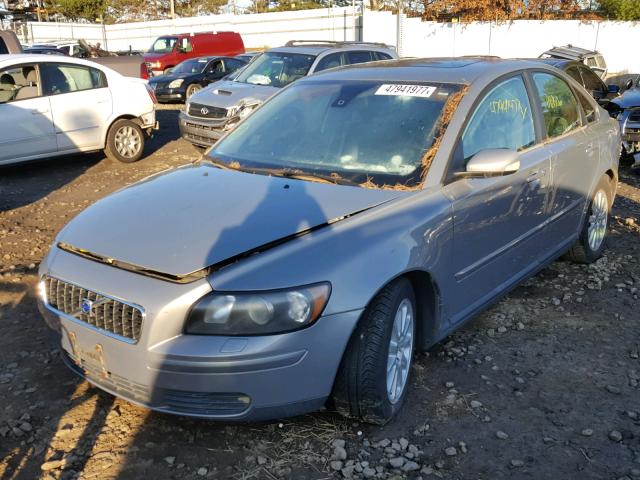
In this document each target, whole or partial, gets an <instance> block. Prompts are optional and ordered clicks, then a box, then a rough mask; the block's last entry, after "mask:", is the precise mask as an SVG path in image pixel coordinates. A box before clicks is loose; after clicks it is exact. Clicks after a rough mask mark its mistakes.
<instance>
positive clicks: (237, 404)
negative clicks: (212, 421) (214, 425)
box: [162, 390, 251, 415]
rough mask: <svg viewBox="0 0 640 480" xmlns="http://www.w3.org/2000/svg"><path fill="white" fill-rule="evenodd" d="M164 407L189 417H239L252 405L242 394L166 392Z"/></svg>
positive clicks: (163, 398) (163, 401)
mask: <svg viewBox="0 0 640 480" xmlns="http://www.w3.org/2000/svg"><path fill="white" fill-rule="evenodd" d="M162 404H163V405H162V407H165V408H169V409H170V410H171V411H173V412H178V413H184V414H187V415H238V414H240V413H242V412H244V411H245V410H247V409H248V408H249V406H250V404H251V400H250V399H249V397H248V396H246V395H243V394H241V393H208V392H186V391H182V390H165V391H164V394H163V395H162Z"/></svg>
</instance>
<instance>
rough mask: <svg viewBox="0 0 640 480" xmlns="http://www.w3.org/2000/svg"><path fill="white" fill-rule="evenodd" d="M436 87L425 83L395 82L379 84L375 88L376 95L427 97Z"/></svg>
mask: <svg viewBox="0 0 640 480" xmlns="http://www.w3.org/2000/svg"><path fill="white" fill-rule="evenodd" d="M436 88H437V87H430V86H427V85H401V84H397V83H392V84H385V85H380V87H378V90H376V93H375V94H376V95H393V96H401V97H423V98H429V97H430V96H431V95H433V92H435V91H436Z"/></svg>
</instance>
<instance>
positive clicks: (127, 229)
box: [57, 164, 407, 281]
mask: <svg viewBox="0 0 640 480" xmlns="http://www.w3.org/2000/svg"><path fill="white" fill-rule="evenodd" d="M401 195H407V192H401V191H395V190H373V189H367V188H361V187H354V186H344V185H333V184H325V183H317V182H309V181H301V180H294V179H286V178H282V177H272V176H266V175H258V174H250V173H245V172H239V171H232V170H221V169H219V168H216V167H214V166H212V165H209V164H201V165H189V166H185V167H181V168H178V169H176V170H173V171H169V172H166V173H163V174H160V175H157V176H155V177H152V178H150V179H148V180H145V181H142V182H140V183H137V184H134V185H132V186H130V187H127V188H125V189H123V190H120V191H119V192H116V193H114V194H112V195H110V196H108V197H106V198H104V199H102V200H100V201H98V202H97V203H95V204H94V205H92V206H91V207H89V208H87V209H86V210H84V211H83V212H82V213H80V214H79V215H78V216H77V217H76V218H74V219H73V220H72V221H71V222H70V223H69V224H68V225H67V226H66V227H65V228H64V229H63V230H62V231H61V232H60V234H59V235H58V238H57V242H58V246H59V247H62V248H63V249H65V250H69V251H72V252H74V253H77V254H81V255H83V256H86V257H88V258H92V259H94V260H98V261H104V262H105V263H109V264H112V265H114V266H119V265H120V266H122V267H123V268H127V269H130V270H137V271H140V273H145V272H146V273H149V272H153V273H155V274H166V275H167V276H175V277H176V279H174V280H175V281H179V280H178V277H183V276H188V274H191V273H193V272H197V271H201V270H202V269H204V268H207V267H210V266H214V265H216V264H220V263H224V262H225V261H228V260H229V259H233V258H234V257H237V256H240V255H242V254H243V253H246V252H250V251H252V250H254V249H258V248H260V247H264V246H265V245H269V244H270V243H273V242H277V241H278V240H282V239H286V238H287V237H290V236H292V235H296V234H300V233H303V232H308V231H310V230H311V229H314V228H316V227H320V226H322V225H325V224H327V223H330V222H332V221H335V220H337V219H340V218H341V217H344V216H347V215H350V214H353V213H356V212H360V211H362V210H366V209H368V208H371V207H374V206H376V205H379V204H381V203H384V202H387V201H389V200H391V199H393V198H395V197H398V196H401ZM155 276H159V277H162V276H163V275H155Z"/></svg>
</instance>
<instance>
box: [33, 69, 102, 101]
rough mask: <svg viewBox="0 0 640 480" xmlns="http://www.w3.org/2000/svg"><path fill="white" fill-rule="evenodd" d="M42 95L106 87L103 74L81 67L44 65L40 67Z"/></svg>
mask: <svg viewBox="0 0 640 480" xmlns="http://www.w3.org/2000/svg"><path fill="white" fill-rule="evenodd" d="M40 76H41V78H42V87H43V93H44V95H60V94H64V93H71V92H79V91H83V90H93V89H96V88H104V87H106V86H107V79H106V77H105V75H104V73H103V72H101V71H100V70H97V69H95V68H90V67H85V66H83V65H71V64H58V63H44V64H42V65H41V66H40Z"/></svg>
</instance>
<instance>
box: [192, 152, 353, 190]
mask: <svg viewBox="0 0 640 480" xmlns="http://www.w3.org/2000/svg"><path fill="white" fill-rule="evenodd" d="M200 160H206V161H209V162H211V163H212V164H213V165H214V166H216V167H218V168H220V169H222V170H236V171H240V172H247V173H257V174H261V175H271V176H274V177H283V178H293V179H295V180H307V181H312V182H320V183H329V184H332V185H350V186H356V187H358V186H360V184H359V183H357V182H354V181H352V180H347V179H346V178H342V177H340V176H339V175H338V174H333V175H323V174H321V173H310V172H304V171H302V170H291V169H286V168H268V167H241V166H240V165H236V166H231V165H229V164H228V163H226V162H223V161H222V160H219V159H217V158H215V157H211V156H203V157H202V158H201V159H200ZM198 161H199V160H195V161H194V163H195V162H198Z"/></svg>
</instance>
